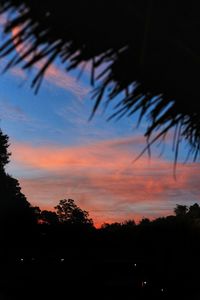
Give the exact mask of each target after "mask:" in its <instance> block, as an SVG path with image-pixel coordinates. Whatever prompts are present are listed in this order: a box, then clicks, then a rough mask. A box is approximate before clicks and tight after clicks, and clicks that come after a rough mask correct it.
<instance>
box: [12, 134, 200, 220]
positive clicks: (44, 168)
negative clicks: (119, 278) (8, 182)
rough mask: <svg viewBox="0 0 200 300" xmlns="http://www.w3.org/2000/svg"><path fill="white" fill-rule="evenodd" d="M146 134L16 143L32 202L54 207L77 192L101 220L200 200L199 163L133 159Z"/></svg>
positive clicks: (137, 216)
mask: <svg viewBox="0 0 200 300" xmlns="http://www.w3.org/2000/svg"><path fill="white" fill-rule="evenodd" d="M139 141H140V138H138V137H136V138H135V139H134V138H132V139H130V138H124V139H119V140H113V141H102V142H98V143H95V144H90V145H86V146H73V147H63V148H60V147H56V146H43V147H33V146H31V145H28V144H15V145H14V146H13V147H12V154H13V155H12V164H13V165H15V169H16V168H19V170H20V171H22V170H23V172H25V174H26V175H24V176H21V178H19V176H17V177H18V178H19V179H20V182H21V185H22V188H23V192H24V193H25V194H26V196H27V198H28V199H29V201H30V202H32V203H34V204H35V205H39V206H41V207H42V208H44V207H45V208H49V209H51V208H52V207H54V206H55V204H56V203H57V202H58V201H59V200H60V199H62V198H68V197H70V198H74V199H75V200H76V201H77V203H78V204H79V205H80V206H81V207H83V208H84V209H86V210H88V211H89V212H90V215H91V217H92V218H93V219H94V221H95V222H96V224H102V223H103V222H114V221H123V220H125V219H127V218H134V219H136V220H138V219H141V218H142V217H151V218H153V217H158V216H160V215H166V214H169V212H170V211H171V213H172V210H173V208H174V207H175V205H176V204H177V203H190V201H191V202H195V201H198V200H199V198H200V197H199V181H198V178H199V175H200V166H199V164H187V165H181V166H178V168H177V178H178V179H177V181H175V180H174V178H173V173H172V163H171V162H168V161H165V160H164V159H159V158H152V159H151V162H149V159H148V158H146V157H145V156H143V157H141V158H140V159H139V160H138V161H137V162H136V163H134V164H132V161H133V159H134V157H135V156H136V152H135V151H134V152H133V151H132V149H133V146H132V145H134V144H137V143H138V142H139Z"/></svg>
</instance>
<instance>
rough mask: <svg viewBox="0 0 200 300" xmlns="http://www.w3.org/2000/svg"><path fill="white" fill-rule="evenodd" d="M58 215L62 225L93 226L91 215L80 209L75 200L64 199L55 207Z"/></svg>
mask: <svg viewBox="0 0 200 300" xmlns="http://www.w3.org/2000/svg"><path fill="white" fill-rule="evenodd" d="M55 210H56V214H57V216H58V219H59V221H60V222H61V223H65V224H71V225H91V226H92V225H93V221H92V219H89V213H88V212H87V211H85V210H82V209H81V208H80V207H78V206H77V205H76V203H75V201H74V200H73V199H63V200H60V201H59V204H58V205H57V206H55Z"/></svg>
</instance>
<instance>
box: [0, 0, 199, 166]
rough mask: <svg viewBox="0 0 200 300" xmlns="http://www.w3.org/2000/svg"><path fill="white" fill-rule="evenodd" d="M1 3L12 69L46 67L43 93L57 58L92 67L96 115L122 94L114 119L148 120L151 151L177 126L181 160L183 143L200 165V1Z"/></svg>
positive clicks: (4, 49) (3, 51) (4, 50)
mask: <svg viewBox="0 0 200 300" xmlns="http://www.w3.org/2000/svg"><path fill="white" fill-rule="evenodd" d="M0 5H1V13H9V17H8V22H7V24H6V26H5V33H6V34H7V37H8V38H7V40H6V42H5V43H4V44H3V45H2V46H1V48H0V57H4V56H7V55H10V54H11V53H13V55H14V56H13V58H11V59H10V61H9V63H8V65H7V68H10V67H12V66H15V65H17V64H19V63H22V66H23V68H30V67H32V66H33V65H35V64H36V63H38V62H40V70H39V72H38V74H37V75H36V77H35V78H34V79H33V83H32V86H33V87H34V88H35V90H36V91H37V90H38V89H39V87H40V84H41V82H42V79H43V76H44V74H45V72H46V70H47V69H48V67H49V66H50V65H51V64H52V63H53V62H54V60H55V59H56V58H59V59H60V60H61V62H62V63H63V64H64V66H65V67H66V69H67V71H70V70H71V69H73V68H80V69H82V68H83V69H84V67H85V65H86V64H87V63H88V62H91V85H92V86H94V99H95V104H94V108H93V114H94V113H95V111H96V109H97V108H98V106H99V104H100V103H101V102H102V99H103V96H104V95H105V94H106V101H107V100H108V102H113V100H115V99H116V96H120V97H121V98H120V99H121V100H119V101H118V102H116V100H115V102H114V103H116V106H115V111H114V113H113V115H112V116H111V117H123V116H132V115H133V114H134V113H135V112H136V111H138V110H139V111H140V117H139V121H140V120H141V119H142V118H143V117H144V116H147V117H148V118H149V121H150V122H149V125H147V128H146V134H145V136H146V137H147V141H148V144H147V148H148V145H149V144H151V143H153V142H155V141H156V140H157V139H160V138H161V139H164V138H165V136H166V134H167V133H168V131H169V130H170V129H172V128H173V129H174V135H173V140H174V141H173V144H174V145H175V146H174V150H175V160H176V159H177V156H178V151H179V144H180V142H181V140H185V141H186V142H187V143H188V144H189V146H190V150H189V154H192V157H193V159H194V160H196V159H197V157H198V155H199V148H200V123H199V119H200V109H199V107H200V106H199V82H198V76H197V74H198V69H199V51H200V49H199V41H198V34H199V32H200V21H199V9H198V3H194V2H193V1H192V2H190V3H189V2H185V3H184V2H181V4H180V2H179V1H164V2H161V1H156V0H140V1H139V0H132V1H130V0H125V1H121V2H120V1H114V0H110V1H105V0H102V1H93V0H86V1H80V0H76V1H67V2H66V1H61V0H58V1H53V0H48V1H47V0H40V1H36V0H32V1H31V0H1V1H0ZM16 28H17V29H18V30H14V29H16ZM11 33H12V34H11ZM18 46H22V47H21V53H20V55H19V53H16V51H15V49H16V47H18ZM9 57H10V56H9ZM106 103H107V102H106Z"/></svg>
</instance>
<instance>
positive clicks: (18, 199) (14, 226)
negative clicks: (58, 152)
mask: <svg viewBox="0 0 200 300" xmlns="http://www.w3.org/2000/svg"><path fill="white" fill-rule="evenodd" d="M8 147H9V143H8V136H7V135H4V134H3V133H2V131H0V231H1V233H2V236H3V237H4V238H6V239H8V240H10V239H11V237H12V238H17V237H18V236H19V235H20V234H22V233H25V232H27V233H28V232H29V234H30V230H31V228H33V226H35V225H36V223H37V213H36V210H35V208H34V207H32V206H31V205H30V203H29V202H28V201H27V199H26V197H25V195H24V194H23V193H22V192H21V187H20V185H19V182H18V180H17V179H15V178H13V177H12V176H10V175H9V174H7V173H6V172H5V166H6V164H7V163H8V162H9V156H10V153H9V152H8Z"/></svg>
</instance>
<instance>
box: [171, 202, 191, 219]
mask: <svg viewBox="0 0 200 300" xmlns="http://www.w3.org/2000/svg"><path fill="white" fill-rule="evenodd" d="M174 212H175V215H176V216H177V217H178V216H182V217H183V216H186V214H187V212H188V207H187V205H180V204H177V205H176V207H175V209H174Z"/></svg>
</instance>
